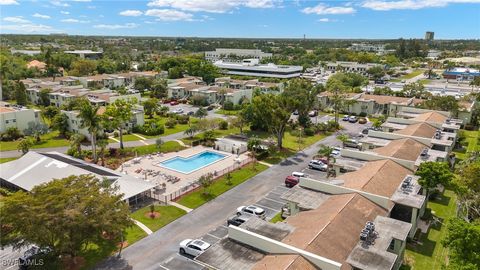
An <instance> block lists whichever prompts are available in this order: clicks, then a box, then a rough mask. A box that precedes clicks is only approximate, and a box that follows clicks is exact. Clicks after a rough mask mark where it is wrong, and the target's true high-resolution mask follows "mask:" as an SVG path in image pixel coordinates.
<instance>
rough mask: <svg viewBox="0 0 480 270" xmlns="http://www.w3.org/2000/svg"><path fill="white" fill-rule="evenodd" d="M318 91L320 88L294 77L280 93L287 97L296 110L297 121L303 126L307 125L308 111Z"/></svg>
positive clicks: (311, 107) (313, 103) (312, 105)
mask: <svg viewBox="0 0 480 270" xmlns="http://www.w3.org/2000/svg"><path fill="white" fill-rule="evenodd" d="M319 92H320V88H319V87H314V86H312V84H311V82H309V81H307V80H303V79H294V80H291V81H290V82H289V83H288V85H287V87H285V90H284V92H283V93H282V95H285V96H287V97H288V98H289V100H290V102H291V106H292V107H293V108H295V110H297V111H298V121H299V122H300V125H302V126H303V127H307V125H308V123H309V121H310V117H308V112H309V111H311V110H312V109H313V107H314V105H315V102H316V100H317V95H318V93H319ZM292 112H293V111H292Z"/></svg>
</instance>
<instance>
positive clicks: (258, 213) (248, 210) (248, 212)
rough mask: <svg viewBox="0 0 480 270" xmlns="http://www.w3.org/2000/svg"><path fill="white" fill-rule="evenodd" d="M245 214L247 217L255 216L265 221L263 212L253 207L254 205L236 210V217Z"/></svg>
mask: <svg viewBox="0 0 480 270" xmlns="http://www.w3.org/2000/svg"><path fill="white" fill-rule="evenodd" d="M242 214H246V215H248V216H256V217H259V218H261V219H265V215H266V214H265V210H263V209H262V208H260V207H258V206H255V205H249V206H240V207H238V208H237V215H242Z"/></svg>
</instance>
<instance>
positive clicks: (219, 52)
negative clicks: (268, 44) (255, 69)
mask: <svg viewBox="0 0 480 270" xmlns="http://www.w3.org/2000/svg"><path fill="white" fill-rule="evenodd" d="M268 57H272V54H271V53H265V52H262V51H261V50H251V49H215V51H207V52H205V60H208V61H210V62H216V61H219V60H228V61H230V62H241V61H242V59H246V58H251V59H259V60H262V59H263V58H268Z"/></svg>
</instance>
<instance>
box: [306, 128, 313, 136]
mask: <svg viewBox="0 0 480 270" xmlns="http://www.w3.org/2000/svg"><path fill="white" fill-rule="evenodd" d="M303 132H304V133H305V136H313V135H315V131H313V129H312V128H306V129H304V130H303Z"/></svg>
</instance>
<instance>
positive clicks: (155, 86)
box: [150, 79, 168, 98]
mask: <svg viewBox="0 0 480 270" xmlns="http://www.w3.org/2000/svg"><path fill="white" fill-rule="evenodd" d="M167 90H168V87H167V81H166V80H164V79H157V80H154V81H153V83H152V89H151V93H150V97H153V98H165V97H167V94H168V91H167Z"/></svg>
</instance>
